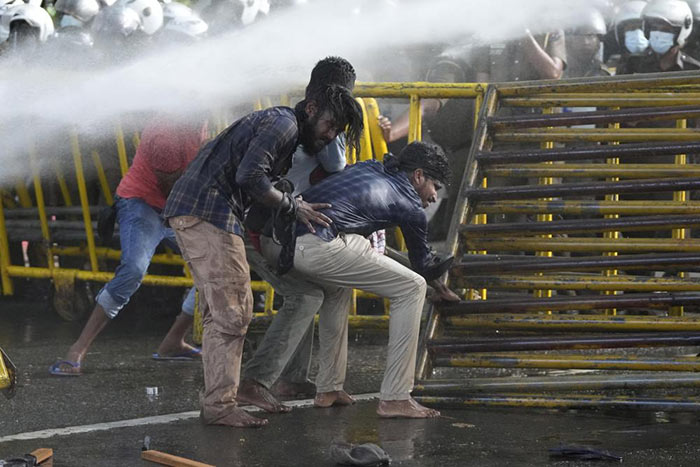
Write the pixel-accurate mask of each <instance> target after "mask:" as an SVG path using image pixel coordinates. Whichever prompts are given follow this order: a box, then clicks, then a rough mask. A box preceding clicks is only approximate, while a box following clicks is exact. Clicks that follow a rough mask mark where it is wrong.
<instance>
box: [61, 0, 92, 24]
mask: <svg viewBox="0 0 700 467" xmlns="http://www.w3.org/2000/svg"><path fill="white" fill-rule="evenodd" d="M54 7H55V8H56V11H57V12H58V13H63V14H64V15H69V16H72V17H74V18H76V19H78V20H80V21H82V22H83V23H87V22H88V21H90V20H91V19H92V18H94V17H95V15H96V14H97V12H98V11H100V4H99V3H97V0H57V1H56V3H55V4H54Z"/></svg>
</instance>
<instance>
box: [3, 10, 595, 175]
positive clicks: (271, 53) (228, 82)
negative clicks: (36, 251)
mask: <svg viewBox="0 0 700 467" xmlns="http://www.w3.org/2000/svg"><path fill="white" fill-rule="evenodd" d="M374 3H378V2H365V3H364V7H363V10H362V11H361V13H360V14H356V13H353V8H352V5H356V4H357V2H356V1H355V2H352V1H350V2H348V1H342V0H327V1H317V2H315V3H311V4H307V5H306V6H305V7H297V8H292V9H288V10H286V11H282V12H275V13H274V14H272V15H271V16H270V17H269V18H267V19H265V20H264V21H261V22H259V23H256V24H254V25H253V26H251V27H249V28H247V29H245V30H243V31H239V32H236V33H231V34H228V35H225V36H220V37H216V38H212V39H209V40H207V41H204V42H200V43H197V44H195V45H192V46H189V47H185V48H179V49H170V50H167V51H163V52H161V53H158V54H151V55H149V56H146V57H142V58H140V59H138V60H136V61H132V62H131V63H129V64H127V65H124V66H122V67H118V68H111V69H103V70H99V71H94V70H93V71H66V70H55V69H47V68H45V67H42V66H40V65H32V64H22V65H21V66H20V65H14V66H10V65H9V63H3V64H0V67H1V68H0V138H1V140H0V141H2V144H1V146H0V147H1V148H2V149H1V152H0V185H6V184H8V183H10V182H12V181H13V180H15V179H16V178H17V177H23V176H26V175H27V170H28V165H27V163H26V153H27V147H28V144H29V143H30V142H35V143H36V144H37V145H38V146H39V147H40V148H46V147H47V146H48V147H50V145H51V141H52V140H53V139H55V138H58V137H59V135H63V138H65V133H66V131H67V129H68V128H71V127H75V128H77V130H78V132H79V133H80V134H81V136H83V135H89V136H90V139H91V140H92V141H95V140H99V139H100V138H107V137H112V131H113V125H114V122H115V121H117V120H118V119H124V118H127V119H128V118H129V116H133V115H137V114H140V115H143V114H151V113H155V112H159V113H171V114H180V115H187V114H192V113H194V112H201V111H203V110H211V109H220V108H223V107H228V106H233V105H236V104H240V103H243V102H251V101H252V100H253V99H254V98H257V97H259V96H263V95H269V94H275V95H279V94H281V93H283V92H285V91H286V90H289V89H295V88H300V87H301V86H303V85H304V84H305V81H306V80H307V79H308V76H309V73H310V71H311V68H312V67H313V65H314V64H315V62H316V61H318V60H319V59H321V58H323V57H325V56H328V55H339V56H343V57H345V58H347V59H348V60H350V62H351V63H355V64H356V65H357V63H362V62H366V61H367V58H368V57H371V55H372V54H374V53H376V52H378V51H381V50H382V49H390V48H395V47H399V46H411V45H419V44H425V43H439V42H440V43H454V42H455V41H459V40H463V38H464V37H465V36H469V37H472V38H473V39H475V40H478V41H482V42H484V43H488V42H496V41H503V40H508V39H512V38H515V37H519V36H522V35H523V32H524V30H525V28H529V29H530V30H532V31H533V32H537V31H545V30H547V29H548V28H549V29H552V28H554V27H556V28H562V29H566V28H568V27H571V26H574V25H575V24H576V22H577V21H579V20H580V19H579V18H581V15H579V14H577V13H578V12H581V11H582V10H583V9H584V8H586V6H587V5H589V2H588V1H586V0H581V1H574V0H492V1H491V2H481V1H476V0H424V1H420V2H418V1H414V2H402V3H401V4H400V7H398V8H396V7H391V6H388V5H385V6H381V7H378V6H374V5H373V4H374ZM358 72H359V75H358V80H360V81H362V80H366V79H367V78H368V77H367V76H363V72H362V68H361V67H358ZM55 156H56V154H55V152H54V153H53V154H51V153H47V152H46V151H45V150H44V149H41V150H40V154H39V158H40V162H45V161H46V160H48V159H49V158H50V157H55Z"/></svg>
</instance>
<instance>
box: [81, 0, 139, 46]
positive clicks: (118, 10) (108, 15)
mask: <svg viewBox="0 0 700 467" xmlns="http://www.w3.org/2000/svg"><path fill="white" fill-rule="evenodd" d="M139 28H141V18H139V15H138V14H137V13H136V12H135V11H134V10H132V9H131V8H126V7H124V6H120V5H116V6H113V7H110V8H103V9H102V10H100V12H99V13H97V16H95V20H94V21H93V22H92V32H93V33H94V36H95V38H101V39H107V38H118V39H124V38H126V37H129V36H130V35H132V34H133V33H134V32H136V31H137V30H138V29H139Z"/></svg>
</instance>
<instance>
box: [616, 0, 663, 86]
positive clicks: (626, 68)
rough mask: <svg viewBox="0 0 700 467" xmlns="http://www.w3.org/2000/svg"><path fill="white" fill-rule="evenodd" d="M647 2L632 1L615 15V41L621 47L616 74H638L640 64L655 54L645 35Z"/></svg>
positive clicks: (625, 4)
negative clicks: (644, 15)
mask: <svg viewBox="0 0 700 467" xmlns="http://www.w3.org/2000/svg"><path fill="white" fill-rule="evenodd" d="M646 6H647V2H645V1H642V0H632V1H629V2H626V3H623V4H622V5H620V9H619V10H618V12H617V14H616V15H615V23H614V32H615V39H616V41H617V43H618V44H619V47H620V52H621V53H620V63H619V64H618V65H617V70H616V73H615V74H618V75H629V74H632V73H638V72H639V71H637V70H639V67H640V63H641V62H643V61H644V60H648V59H649V58H650V56H651V55H652V54H653V52H652V51H651V49H650V48H649V39H647V37H646V35H645V34H644V19H643V18H642V12H643V11H644V8H646Z"/></svg>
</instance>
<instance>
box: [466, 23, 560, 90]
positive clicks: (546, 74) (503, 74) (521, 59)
mask: <svg viewBox="0 0 700 467" xmlns="http://www.w3.org/2000/svg"><path fill="white" fill-rule="evenodd" d="M474 67H475V69H476V79H477V81H479V82H484V81H488V82H502V81H529V80H537V79H559V78H561V77H562V75H563V74H564V70H565V69H566V41H565V39H564V31H562V30H556V31H552V32H549V33H546V34H538V35H536V36H535V35H533V34H532V33H531V32H530V30H529V29H526V30H525V34H524V35H523V37H522V38H520V39H516V40H512V41H509V42H506V43H504V44H503V43H502V44H491V45H489V46H485V47H482V48H480V50H479V52H478V53H477V56H476V57H475V62H474Z"/></svg>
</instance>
